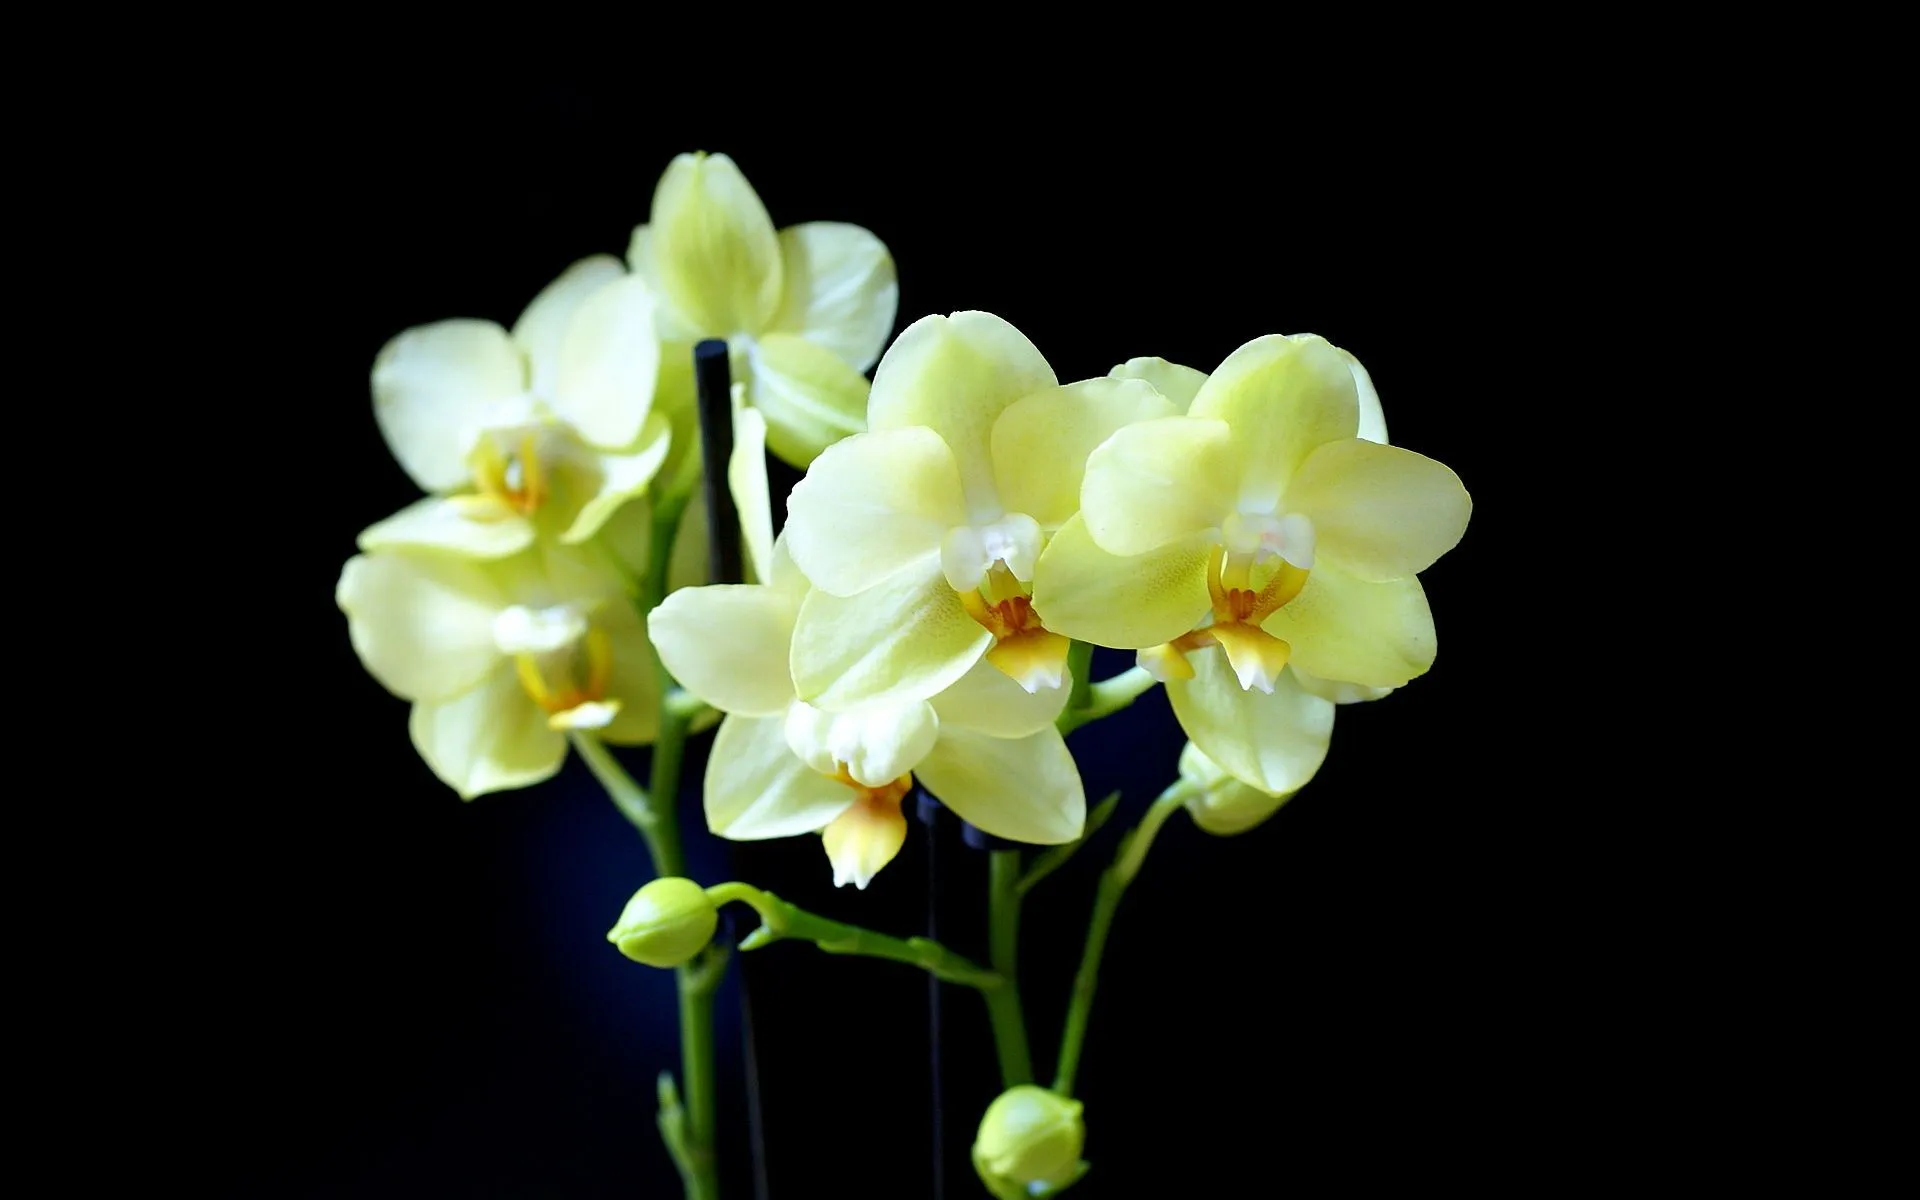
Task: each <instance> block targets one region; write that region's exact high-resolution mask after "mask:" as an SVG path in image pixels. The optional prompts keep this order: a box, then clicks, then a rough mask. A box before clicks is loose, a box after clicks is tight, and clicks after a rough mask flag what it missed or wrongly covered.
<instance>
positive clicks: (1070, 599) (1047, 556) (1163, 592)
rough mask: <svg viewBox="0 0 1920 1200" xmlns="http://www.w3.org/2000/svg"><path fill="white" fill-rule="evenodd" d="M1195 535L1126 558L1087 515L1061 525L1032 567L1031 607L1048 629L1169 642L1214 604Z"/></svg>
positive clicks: (1139, 644)
mask: <svg viewBox="0 0 1920 1200" xmlns="http://www.w3.org/2000/svg"><path fill="white" fill-rule="evenodd" d="M1212 552H1213V542H1212V541H1211V540H1210V539H1208V538H1207V537H1206V536H1205V535H1193V536H1189V537H1185V538H1181V539H1180V540H1178V541H1173V542H1168V543H1167V544H1166V545H1164V546H1161V547H1160V548H1158V549H1156V550H1149V551H1148V552H1147V553H1145V554H1137V555H1133V556H1131V557H1127V558H1122V557H1120V556H1119V555H1116V554H1108V553H1107V552H1106V551H1105V550H1102V549H1101V548H1100V547H1099V546H1097V545H1095V544H1094V541H1093V537H1092V536H1091V535H1090V534H1089V533H1088V532H1087V527H1086V521H1085V520H1084V514H1083V515H1076V516H1075V517H1074V518H1073V519H1072V520H1071V521H1068V522H1067V523H1066V524H1065V525H1063V526H1061V527H1060V532H1058V533H1056V534H1054V535H1053V540H1052V541H1051V542H1048V543H1047V548H1046V550H1045V551H1043V552H1042V553H1041V555H1040V563H1039V565H1038V566H1037V567H1035V568H1034V572H1033V611H1034V612H1035V613H1036V614H1038V615H1039V617H1040V620H1041V621H1042V622H1043V623H1044V624H1045V625H1046V627H1047V628H1048V629H1051V630H1053V631H1054V632H1055V633H1063V634H1065V635H1066V636H1068V637H1070V638H1074V639H1076V640H1078V641H1082V642H1091V643H1093V644H1094V645H1096V646H1112V647H1115V648H1117V649H1121V650H1139V649H1142V648H1144V647H1147V646H1155V645H1158V644H1160V643H1161V642H1169V641H1172V640H1173V639H1174V638H1177V637H1179V636H1180V635H1181V634H1183V633H1186V632H1187V631H1188V630H1190V629H1192V628H1194V627H1195V626H1196V625H1198V624H1199V623H1200V620H1201V618H1202V617H1204V616H1206V614H1207V613H1208V611H1209V610H1211V608H1212V607H1213V600H1212V598H1211V597H1210V596H1209V595H1208V593H1207V559H1208V556H1209V555H1211V554H1212Z"/></svg>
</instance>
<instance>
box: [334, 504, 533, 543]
mask: <svg viewBox="0 0 1920 1200" xmlns="http://www.w3.org/2000/svg"><path fill="white" fill-rule="evenodd" d="M532 542H533V522H531V521H529V520H527V519H526V518H525V517H523V516H521V515H520V514H519V513H517V512H515V511H513V509H512V508H510V507H508V506H507V505H506V504H503V503H501V502H500V501H498V500H495V499H493V498H492V497H490V496H479V495H466V496H453V497H441V496H428V497H426V498H425V499H424V500H417V501H415V502H414V503H412V504H409V505H408V506H407V507H405V508H403V509H401V510H400V511H399V512H397V513H395V514H393V515H392V516H390V517H388V518H387V519H386V520H384V521H377V522H375V523H374V524H372V525H369V526H367V527H366V529H364V530H362V531H361V533H360V538H359V546H360V548H361V549H362V550H366V551H369V552H371V551H374V550H443V551H447V552H449V553H452V554H461V555H465V556H466V557H468V558H503V557H505V556H506V555H509V554H515V553H518V552H519V551H521V550H525V549H526V548H527V547H528V546H529V545H531V544H532Z"/></svg>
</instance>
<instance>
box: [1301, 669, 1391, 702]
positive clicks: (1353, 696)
mask: <svg viewBox="0 0 1920 1200" xmlns="http://www.w3.org/2000/svg"><path fill="white" fill-rule="evenodd" d="M1293 674H1294V677H1295V678H1296V679H1298V680H1299V681H1300V686H1301V687H1303V688H1305V689H1307V690H1308V691H1310V692H1312V693H1313V694H1314V695H1316V696H1318V697H1320V698H1321V699H1322V700H1331V701H1333V702H1334V703H1335V704H1364V703H1366V702H1368V701H1370V700H1384V699H1385V698H1386V697H1388V696H1391V695H1392V694H1393V692H1394V689H1393V688H1390V687H1363V686H1361V685H1360V684H1357V683H1346V682H1343V681H1341V680H1338V679H1322V678H1320V677H1319V676H1318V675H1309V674H1307V673H1306V672H1305V671H1302V670H1298V669H1295V671H1294V672H1293Z"/></svg>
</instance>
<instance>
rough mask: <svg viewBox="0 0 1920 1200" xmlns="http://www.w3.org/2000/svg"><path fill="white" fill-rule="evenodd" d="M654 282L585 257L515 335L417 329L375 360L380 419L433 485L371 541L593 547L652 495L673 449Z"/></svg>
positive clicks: (374, 544) (614, 262)
mask: <svg viewBox="0 0 1920 1200" xmlns="http://www.w3.org/2000/svg"><path fill="white" fill-rule="evenodd" d="M653 323H654V305H653V300H652V297H651V295H650V293H649V292H648V289H647V286H646V284H645V283H644V282H643V281H641V280H638V279H635V278H633V277H631V276H629V275H628V274H627V273H626V271H625V270H624V269H623V268H622V267H621V265H620V261H619V260H618V259H616V258H613V257H611V256H608V255H597V256H595V257H592V258H586V259H582V260H581V261H579V262H577V263H575V264H573V266H571V267H569V268H567V270H566V271H565V272H564V273H562V274H561V276H560V277H559V278H558V279H556V280H555V281H554V282H553V283H551V284H549V285H548V286H547V287H546V288H545V290H543V291H542V292H541V293H540V294H539V295H538V296H536V297H535V298H534V300H533V303H531V304H529V305H528V306H527V309H526V311H525V312H524V313H522V314H521V315H520V319H519V320H518V321H517V322H515V323H514V327H513V331H512V332H511V333H509V332H508V331H507V330H505V329H502V328H501V327H500V326H498V325H496V324H494V323H493V322H491V321H477V320H449V321H438V322H435V323H433V324H430V325H421V326H418V327H416V328H413V329H408V330H406V331H405V332H403V333H401V334H400V335H399V336H397V337H395V338H394V339H393V340H392V341H390V342H388V343H387V344H386V346H385V347H383V348H382V349H381V351H380V354H379V356H378V357H377V358H376V359H375V360H374V365H373V400H374V417H375V419H376V420H377V421H378V423H379V426H380V432H381V434H382V436H384V437H385V438H386V442H387V446H388V448H389V449H390V450H392V451H393V456H394V457H395V458H396V459H398V460H399V462H400V465H401V467H402V468H403V469H405V471H406V472H407V474H408V475H409V476H411V477H412V478H413V481H414V482H415V483H417V484H419V485H420V487H421V489H422V490H424V491H427V492H430V493H433V494H432V495H430V496H428V497H427V498H426V499H424V500H421V501H419V502H418V503H416V504H413V505H411V506H409V507H407V508H405V509H402V510H401V511H400V512H399V513H397V514H395V515H394V516H392V517H389V518H387V519H386V520H384V521H381V522H379V523H378V524H376V525H373V526H372V527H370V528H369V529H367V530H366V531H365V532H364V533H362V534H361V535H360V548H361V549H362V550H368V551H373V550H383V549H394V548H414V549H423V548H431V549H438V550H446V551H452V552H455V553H459V554H464V555H468V556H470V557H477V558H500V557H504V556H506V555H511V554H515V553H518V552H520V551H523V550H525V549H526V548H527V547H528V546H529V545H531V544H532V543H533V541H534V538H535V536H536V534H537V532H539V531H540V530H547V531H550V532H551V533H553V534H555V535H557V536H558V537H559V539H560V540H561V541H562V542H567V543H575V542H582V541H585V540H586V539H587V538H590V537H592V536H593V534H594V533H595V532H596V531H597V530H598V529H599V528H600V526H601V525H602V524H603V523H605V521H606V520H607V518H608V517H609V516H611V515H612V514H613V512H614V511H615V510H616V509H618V508H619V507H620V506H621V505H622V504H624V503H625V502H626V501H627V500H629V499H630V498H632V497H635V496H638V495H640V494H642V493H644V492H645V490H646V487H647V484H648V483H649V482H651V481H652V479H653V477H654V475H655V473H656V472H657V471H658V470H659V468H660V465H661V463H662V462H663V461H664V460H665V458H666V455H667V450H668V443H669V434H670V426H669V424H668V422H667V420H666V418H665V417H664V416H661V415H659V414H657V413H654V412H652V403H653V392H654V379H655V376H656V374H657V371H658V367H659V362H660V347H659V343H658V341H657V339H656V337H655V335H654V332H653Z"/></svg>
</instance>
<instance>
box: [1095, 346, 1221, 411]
mask: <svg viewBox="0 0 1920 1200" xmlns="http://www.w3.org/2000/svg"><path fill="white" fill-rule="evenodd" d="M1107 374H1108V375H1109V376H1111V377H1112V378H1114V379H1144V380H1146V381H1147V382H1148V383H1150V384H1152V385H1153V388H1154V390H1155V391H1157V392H1159V393H1160V394H1161V395H1162V396H1165V397H1166V398H1167V399H1168V400H1169V401H1171V402H1172V404H1173V406H1174V407H1175V408H1177V409H1178V410H1180V411H1181V412H1186V411H1187V409H1188V408H1189V407H1191V406H1192V404H1193V398H1194V397H1195V396H1197V395H1199V394H1200V385H1201V384H1203V383H1205V382H1206V381H1207V376H1206V372H1204V371H1196V370H1194V369H1193V368H1192V367H1183V366H1181V365H1180V364H1179V363H1170V362H1168V361H1167V360H1166V359H1164V358H1130V359H1128V360H1127V361H1125V362H1123V363H1121V364H1120V365H1119V366H1117V367H1115V368H1114V369H1113V370H1111V371H1108V372H1107Z"/></svg>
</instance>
